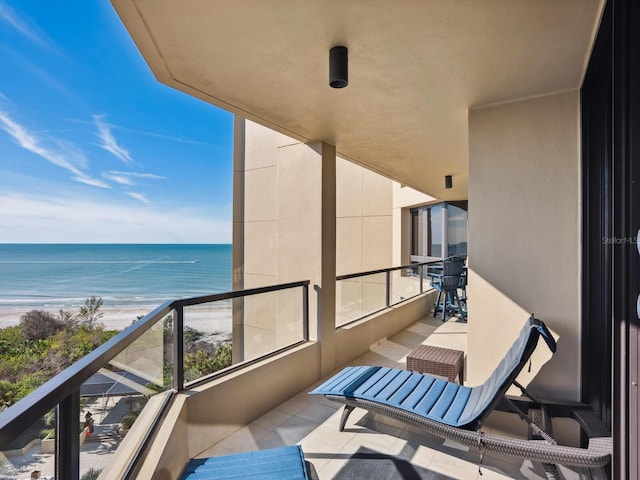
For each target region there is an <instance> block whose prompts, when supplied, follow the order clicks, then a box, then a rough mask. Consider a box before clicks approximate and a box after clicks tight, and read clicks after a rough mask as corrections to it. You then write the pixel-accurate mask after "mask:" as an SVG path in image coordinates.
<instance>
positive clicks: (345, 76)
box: [329, 47, 349, 88]
mask: <svg viewBox="0 0 640 480" xmlns="http://www.w3.org/2000/svg"><path fill="white" fill-rule="evenodd" d="M329 85H330V86H331V87H333V88H344V87H346V86H347V85H349V59H348V56H347V47H333V48H332V49H331V50H329Z"/></svg>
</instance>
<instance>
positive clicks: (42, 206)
mask: <svg viewBox="0 0 640 480" xmlns="http://www.w3.org/2000/svg"><path fill="white" fill-rule="evenodd" d="M213 210H214V208H213V207H211V208H201V209H196V208H182V209H174V210H159V209H152V208H150V207H147V206H143V205H140V206H132V205H105V204H100V203H96V202H94V201H90V200H86V199H82V198H71V197H66V198H63V197H60V196H58V197H44V196H26V195H23V194H0V223H1V224H2V229H0V242H4V243H30V242H50V243H230V242H231V223H232V222H231V213H230V212H229V213H228V215H227V213H226V212H225V213H224V214H223V216H222V217H218V218H214V217H213V215H211V214H210V213H209V212H211V211H213ZM203 212H204V213H203ZM227 217H228V218H227Z"/></svg>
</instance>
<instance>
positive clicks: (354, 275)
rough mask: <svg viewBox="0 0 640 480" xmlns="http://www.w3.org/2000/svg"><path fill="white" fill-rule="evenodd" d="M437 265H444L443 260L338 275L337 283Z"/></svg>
mask: <svg viewBox="0 0 640 480" xmlns="http://www.w3.org/2000/svg"><path fill="white" fill-rule="evenodd" d="M435 263H442V260H431V261H429V262H422V263H410V264H409V265H401V266H399V267H388V268H380V269H378V270H369V271H367V272H358V273H348V274H346V275H338V276H337V277H336V281H338V280H349V279H351V278H357V277H365V276H367V275H375V274H378V273H387V272H393V271H394V270H404V269H405V268H416V267H421V266H424V265H433V264H435Z"/></svg>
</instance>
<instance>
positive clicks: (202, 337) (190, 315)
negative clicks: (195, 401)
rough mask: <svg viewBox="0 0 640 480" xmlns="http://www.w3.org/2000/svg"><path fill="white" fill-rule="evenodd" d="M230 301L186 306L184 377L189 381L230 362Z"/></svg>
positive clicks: (231, 328)
mask: <svg viewBox="0 0 640 480" xmlns="http://www.w3.org/2000/svg"><path fill="white" fill-rule="evenodd" d="M232 313H233V312H232V308H231V300H224V301H220V302H211V303H205V304H203V305H194V306H191V307H185V308H184V332H183V335H184V337H183V338H184V380H185V382H190V381H193V380H196V379H198V378H201V377H203V376H205V375H209V374H211V373H213V372H216V371H218V370H222V369H223V368H226V367H228V366H230V365H231V352H232V348H231V341H232V338H231V337H232V330H233V326H232V325H233V317H232Z"/></svg>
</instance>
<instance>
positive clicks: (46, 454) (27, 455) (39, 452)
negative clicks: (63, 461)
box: [0, 410, 80, 479]
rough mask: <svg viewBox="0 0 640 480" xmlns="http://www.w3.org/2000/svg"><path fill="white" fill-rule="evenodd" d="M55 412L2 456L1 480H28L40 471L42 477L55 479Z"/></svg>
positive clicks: (24, 432) (26, 433)
mask: <svg viewBox="0 0 640 480" xmlns="http://www.w3.org/2000/svg"><path fill="white" fill-rule="evenodd" d="M54 412H55V411H54V410H51V412H49V413H48V414H47V415H45V416H44V417H42V418H39V419H38V420H36V421H35V422H34V423H33V424H32V425H31V426H30V427H28V428H25V429H24V431H23V432H21V433H20V435H18V436H17V437H16V438H15V439H13V440H12V442H11V443H10V444H9V445H8V446H7V447H5V449H4V451H3V452H2V453H0V478H1V479H5V478H6V479H9V478H29V477H30V476H31V475H35V474H34V472H40V477H41V478H42V477H44V478H53V475H54V473H55V472H54V470H55V413H54ZM78 428H80V427H79V426H78ZM41 442H42V443H41ZM31 478H34V477H31Z"/></svg>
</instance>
